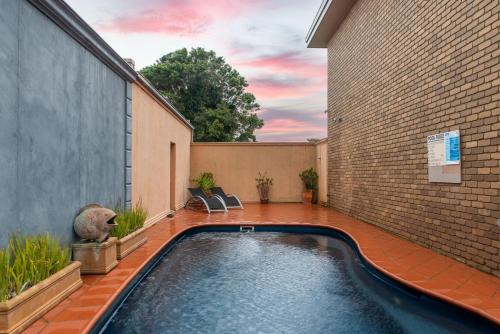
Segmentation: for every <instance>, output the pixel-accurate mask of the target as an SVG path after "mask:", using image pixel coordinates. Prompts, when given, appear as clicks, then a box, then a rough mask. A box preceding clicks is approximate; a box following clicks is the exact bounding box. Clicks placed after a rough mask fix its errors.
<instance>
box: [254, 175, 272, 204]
mask: <svg viewBox="0 0 500 334" xmlns="http://www.w3.org/2000/svg"><path fill="white" fill-rule="evenodd" d="M255 181H256V182H257V190H258V191H259V196H260V200H261V201H268V200H269V188H270V187H271V186H272V185H273V178H271V177H267V174H266V173H264V174H262V173H261V172H259V176H258V177H257V178H256V179H255Z"/></svg>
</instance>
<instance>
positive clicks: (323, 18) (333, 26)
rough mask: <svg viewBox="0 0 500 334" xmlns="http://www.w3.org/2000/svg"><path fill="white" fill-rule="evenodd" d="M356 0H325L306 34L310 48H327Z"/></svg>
mask: <svg viewBox="0 0 500 334" xmlns="http://www.w3.org/2000/svg"><path fill="white" fill-rule="evenodd" d="M355 3H356V0H323V2H322V3H321V5H320V7H319V9H318V12H317V13H316V16H315V17H314V20H313V23H312V24H311V27H310V28H309V30H308V32H307V34H306V44H307V47H308V48H326V47H327V44H328V42H329V41H330V39H331V38H332V36H333V35H334V34H335V32H336V31H337V29H338V28H339V27H340V25H341V24H342V22H343V21H344V19H345V18H346V16H347V15H348V14H349V11H350V10H351V8H352V7H353V5H354V4H355Z"/></svg>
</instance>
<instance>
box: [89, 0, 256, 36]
mask: <svg viewBox="0 0 500 334" xmlns="http://www.w3.org/2000/svg"><path fill="white" fill-rule="evenodd" d="M260 2H261V1H260V0H258V1H252V0H244V1H232V0H211V1H206V0H166V1H160V2H158V1H153V3H150V7H149V8H148V9H145V10H139V11H137V12H134V13H128V14H126V15H123V16H118V17H116V18H114V19H113V20H111V21H109V22H105V23H101V24H99V25H98V28H99V29H101V30H105V31H119V32H123V33H155V34H167V35H172V34H173V35H182V36H190V35H197V34H200V33H202V32H204V31H206V30H207V29H208V27H209V26H210V25H212V24H213V23H214V22H216V21H217V20H229V19H231V18H233V17H236V16H239V15H242V13H247V12H248V11H249V10H251V9H252V8H255V7H256V6H257V5H258V4H259V3H260Z"/></svg>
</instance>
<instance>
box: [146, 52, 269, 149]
mask: <svg viewBox="0 0 500 334" xmlns="http://www.w3.org/2000/svg"><path fill="white" fill-rule="evenodd" d="M140 73H141V74H142V75H143V76H144V77H145V78H146V79H148V80H149V81H150V82H151V83H152V84H153V86H155V87H156V89H158V90H159V91H160V92H161V94H163V95H164V96H166V97H167V98H168V99H170V100H171V101H172V103H173V104H174V105H175V107H176V108H177V109H178V110H179V112H181V113H182V114H183V115H184V116H185V117H186V118H187V119H188V120H189V121H190V122H191V123H192V124H193V125H194V127H195V131H194V140H195V141H255V135H254V131H255V130H256V129H260V128H261V127H262V126H263V125H264V122H263V121H262V119H260V118H259V117H258V116H257V115H256V111H258V110H259V108H260V106H259V104H258V103H257V102H256V99H255V96H254V95H253V94H251V93H249V92H245V88H246V87H247V86H248V83H247V81H246V80H245V78H244V77H242V76H241V75H240V74H239V73H238V72H237V71H236V70H234V69H233V68H232V67H231V66H229V65H228V64H227V63H226V61H225V60H224V58H222V57H218V56H217V55H216V54H215V52H213V51H206V50H205V49H203V48H193V49H191V51H188V50H187V49H185V48H184V49H180V50H177V51H174V52H171V53H169V54H167V55H164V56H163V57H161V58H160V59H159V60H158V61H157V62H156V64H153V65H150V66H147V67H145V68H143V69H142V70H141V71H140Z"/></svg>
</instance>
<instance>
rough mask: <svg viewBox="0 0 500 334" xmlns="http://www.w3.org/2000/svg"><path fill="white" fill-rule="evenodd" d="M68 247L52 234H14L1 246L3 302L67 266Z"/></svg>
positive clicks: (0, 297) (0, 279)
mask: <svg viewBox="0 0 500 334" xmlns="http://www.w3.org/2000/svg"><path fill="white" fill-rule="evenodd" d="M70 259H71V254H70V251H69V248H68V247H63V246H61V244H60V243H59V241H58V240H57V239H55V238H53V237H51V236H49V235H48V234H47V235H36V236H22V235H13V236H11V238H10V240H9V244H8V246H7V247H6V248H5V249H0V301H6V300H8V299H10V298H13V297H15V296H16V295H18V294H20V293H21V292H23V291H25V290H26V289H28V288H29V287H31V286H33V285H35V284H37V283H39V282H41V281H43V280H44V279H46V278H48V277H49V276H51V275H53V274H55V273H56V272H58V271H59V270H61V269H63V268H64V267H66V266H67V265H68V263H69V261H70Z"/></svg>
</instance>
